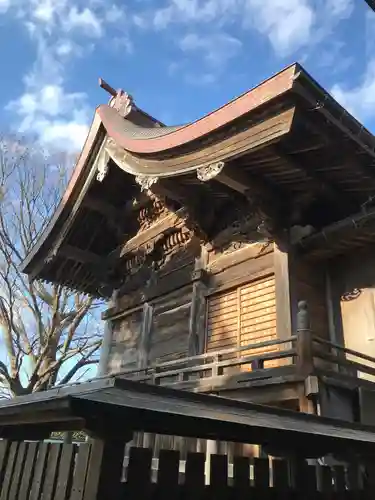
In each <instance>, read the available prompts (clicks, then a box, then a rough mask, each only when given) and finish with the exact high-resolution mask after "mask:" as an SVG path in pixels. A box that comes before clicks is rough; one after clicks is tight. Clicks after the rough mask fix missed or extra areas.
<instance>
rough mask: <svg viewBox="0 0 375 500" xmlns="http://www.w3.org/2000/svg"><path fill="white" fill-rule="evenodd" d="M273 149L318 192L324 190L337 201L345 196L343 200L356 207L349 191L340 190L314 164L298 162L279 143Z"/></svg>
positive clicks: (340, 200) (340, 201)
mask: <svg viewBox="0 0 375 500" xmlns="http://www.w3.org/2000/svg"><path fill="white" fill-rule="evenodd" d="M273 150H274V151H275V153H276V154H277V155H278V156H279V157H280V158H281V159H282V160H283V161H284V162H285V163H286V164H289V165H290V166H291V168H293V169H295V170H297V171H298V172H299V173H302V174H303V175H304V176H306V177H307V178H308V179H309V182H310V183H311V184H312V186H313V188H314V190H316V191H317V192H318V193H319V192H320V191H325V192H326V193H327V195H328V197H330V198H331V199H332V200H334V201H335V202H339V203H342V201H343V199H344V198H345V201H346V202H349V203H350V204H351V205H352V207H353V208H355V207H356V203H355V201H354V200H353V197H352V196H350V195H349V193H345V192H344V191H342V190H340V189H339V188H338V187H337V186H336V185H334V184H333V183H332V182H330V181H329V180H328V179H327V178H326V177H325V176H324V175H323V174H321V173H320V172H318V171H317V170H316V168H315V165H311V164H309V163H308V162H307V161H304V162H299V161H298V160H297V159H296V158H295V156H294V155H292V154H288V153H287V152H286V151H285V150H284V149H283V147H282V146H281V145H280V144H277V145H275V146H273Z"/></svg>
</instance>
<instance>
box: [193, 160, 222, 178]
mask: <svg viewBox="0 0 375 500" xmlns="http://www.w3.org/2000/svg"><path fill="white" fill-rule="evenodd" d="M224 167H225V163H224V162H223V161H219V162H217V163H211V164H210V165H206V166H204V167H199V168H198V169H197V177H198V179H199V180H200V181H202V182H208V181H210V180H212V179H214V178H215V177H217V176H218V175H219V174H220V173H221V171H222V170H223V168H224Z"/></svg>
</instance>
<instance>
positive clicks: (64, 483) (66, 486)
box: [54, 444, 78, 500]
mask: <svg viewBox="0 0 375 500" xmlns="http://www.w3.org/2000/svg"><path fill="white" fill-rule="evenodd" d="M77 448H78V447H77V445H74V444H64V447H63V450H62V453H61V460H60V464H59V470H58V476H57V484H56V492H55V496H54V500H68V499H69V497H70V491H71V487H72V482H73V473H74V465H75V458H76V454H77V451H78V450H77Z"/></svg>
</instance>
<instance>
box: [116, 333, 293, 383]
mask: <svg viewBox="0 0 375 500" xmlns="http://www.w3.org/2000/svg"><path fill="white" fill-rule="evenodd" d="M296 339H297V336H296V335H293V336H291V337H289V338H287V339H275V340H267V341H265V342H258V343H254V344H248V345H245V346H241V347H234V348H230V349H223V350H221V351H212V352H207V353H204V354H198V355H197V356H190V357H186V358H180V359H176V360H172V361H165V362H164V363H160V364H154V365H150V366H148V367H145V368H142V369H139V368H138V369H132V370H123V371H121V372H118V373H116V375H124V376H126V375H132V374H137V373H138V374H140V373H144V375H150V376H151V375H152V374H154V373H155V372H156V373H161V372H160V371H159V370H164V369H165V368H173V367H175V366H180V365H184V364H186V363H189V364H190V363H193V362H197V366H199V367H200V368H201V369H202V367H206V366H209V364H211V363H209V364H203V362H204V361H206V360H207V359H213V358H216V357H217V356H219V357H221V356H227V355H230V354H237V353H240V352H244V351H250V350H252V349H262V348H264V347H272V346H279V345H283V344H288V343H289V342H293V341H295V340H296ZM279 352H280V351H276V350H275V355H276V354H278V353H279ZM294 354H295V353H294ZM290 355H292V354H290ZM260 357H261V355H259V356H254V358H256V359H260ZM200 361H201V362H202V363H201V364H199V363H198V362H200ZM239 361H240V360H239ZM191 368H192V367H191ZM180 371H181V369H179V372H180ZM198 371H199V370H198Z"/></svg>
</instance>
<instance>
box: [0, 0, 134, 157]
mask: <svg viewBox="0 0 375 500" xmlns="http://www.w3.org/2000/svg"><path fill="white" fill-rule="evenodd" d="M116 1H117V0H116ZM2 4H4V5H5V0H0V8H1V5H2ZM7 5H8V2H7ZM12 7H14V13H15V15H16V19H18V20H20V21H21V22H22V24H23V26H24V27H25V28H26V30H27V31H28V33H29V35H30V39H31V41H32V42H33V43H34V45H35V48H36V58H35V61H34V63H33V64H32V67H31V68H29V69H28V70H27V73H26V74H25V76H24V91H23V93H22V94H21V95H20V96H18V97H16V98H15V99H13V100H12V102H10V103H9V105H8V109H9V110H11V111H12V118H13V119H14V118H15V121H14V123H13V125H14V128H15V129H16V130H18V131H20V132H23V133H31V134H35V135H36V136H37V138H38V139H39V140H40V142H41V143H42V145H43V146H45V147H48V148H52V149H54V150H56V149H57V150H60V151H61V150H64V151H68V152H71V151H77V150H79V149H81V147H82V144H83V141H84V139H85V137H86V134H87V131H88V124H89V122H90V119H91V116H92V113H93V110H92V107H90V106H89V105H88V99H87V95H86V94H85V93H84V92H70V91H68V90H67V85H68V81H69V77H70V71H69V69H70V66H71V63H72V62H73V61H74V60H75V59H76V58H77V57H81V56H83V55H84V54H86V53H87V52H88V51H91V50H92V49H93V47H94V46H95V43H96V42H97V40H98V39H101V38H102V37H103V36H105V35H106V33H107V30H108V28H109V27H110V29H111V35H112V45H111V48H113V47H117V46H119V45H120V42H121V47H124V46H125V47H126V48H127V51H130V50H131V46H130V41H129V40H130V39H129V38H128V36H127V23H126V17H125V10H124V8H123V7H122V5H121V3H120V2H119V1H118V2H117V3H109V2H107V1H106V0H12ZM120 35H121V36H120Z"/></svg>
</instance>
